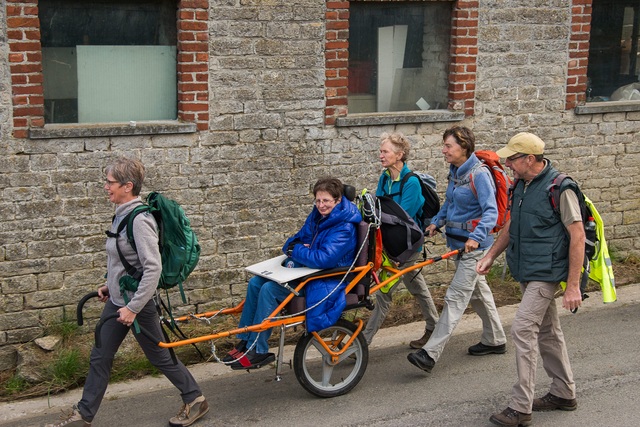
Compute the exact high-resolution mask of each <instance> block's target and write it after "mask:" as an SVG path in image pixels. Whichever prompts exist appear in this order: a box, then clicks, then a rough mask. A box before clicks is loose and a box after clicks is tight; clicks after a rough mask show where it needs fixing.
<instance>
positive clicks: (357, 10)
mask: <svg viewBox="0 0 640 427" xmlns="http://www.w3.org/2000/svg"><path fill="white" fill-rule="evenodd" d="M451 9H452V3H451V2H402V3H396V2H392V3H380V2H353V3H351V6H350V20H349V83H348V109H349V113H368V112H387V111H411V110H429V109H443V108H444V109H446V108H447V104H448V95H449V93H448V74H449V46H450V33H451Z"/></svg>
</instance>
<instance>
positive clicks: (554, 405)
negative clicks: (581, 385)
mask: <svg viewBox="0 0 640 427" xmlns="http://www.w3.org/2000/svg"><path fill="white" fill-rule="evenodd" d="M577 407H578V401H576V399H563V398H562V397H558V396H555V395H553V394H551V393H547V394H545V395H544V396H542V397H540V398H536V399H533V410H534V411H554V410H556V409H560V410H561V411H575V410H576V408H577Z"/></svg>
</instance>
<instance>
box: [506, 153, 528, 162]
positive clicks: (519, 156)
mask: <svg viewBox="0 0 640 427" xmlns="http://www.w3.org/2000/svg"><path fill="white" fill-rule="evenodd" d="M527 156H528V154H516V155H513V156H509V157H507V159H506V160H509V161H510V162H512V163H513V162H515V161H516V160H518V159H521V158H523V157H527Z"/></svg>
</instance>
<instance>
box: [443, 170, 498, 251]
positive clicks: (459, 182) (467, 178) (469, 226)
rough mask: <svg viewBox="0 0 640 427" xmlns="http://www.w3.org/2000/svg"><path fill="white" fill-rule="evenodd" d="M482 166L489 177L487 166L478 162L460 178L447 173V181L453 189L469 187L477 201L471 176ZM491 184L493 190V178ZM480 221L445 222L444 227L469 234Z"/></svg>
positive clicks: (456, 237) (457, 238)
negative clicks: (451, 182) (451, 181)
mask: <svg viewBox="0 0 640 427" xmlns="http://www.w3.org/2000/svg"><path fill="white" fill-rule="evenodd" d="M483 166H484V167H486V169H487V171H488V172H489V175H491V171H490V170H489V166H488V165H486V164H485V163H484V162H483V161H482V160H480V161H479V162H478V163H476V164H475V165H473V166H472V167H471V169H470V170H469V172H467V173H466V174H465V175H464V176H463V177H461V178H454V177H453V176H451V173H449V180H453V185H454V186H455V187H462V186H463V185H469V188H470V189H471V192H472V193H473V196H474V197H475V198H476V199H477V198H478V192H477V191H476V186H475V185H474V183H473V174H474V173H475V172H476V171H478V170H479V169H480V168H481V167H483ZM490 178H491V177H490ZM491 184H492V185H493V186H494V189H495V184H494V183H493V178H491ZM481 219H482V218H474V219H470V220H468V221H465V222H454V221H445V225H446V226H447V227H451V228H460V229H462V230H465V231H468V232H469V233H471V232H473V230H475V228H476V226H477V225H478V223H479V222H480V220H481ZM447 236H450V237H452V238H453V239H454V240H458V241H460V242H461V241H462V239H461V238H459V237H458V236H451V235H449V234H447ZM464 241H465V242H466V241H467V239H464Z"/></svg>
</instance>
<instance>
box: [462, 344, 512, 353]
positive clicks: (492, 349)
mask: <svg viewBox="0 0 640 427" xmlns="http://www.w3.org/2000/svg"><path fill="white" fill-rule="evenodd" d="M506 352H507V345H506V344H500V345H484V344H482V343H481V342H479V343H478V344H476V345H472V346H471V347H469V354H470V355H472V356H484V355H485V354H492V353H493V354H504V353H506Z"/></svg>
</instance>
